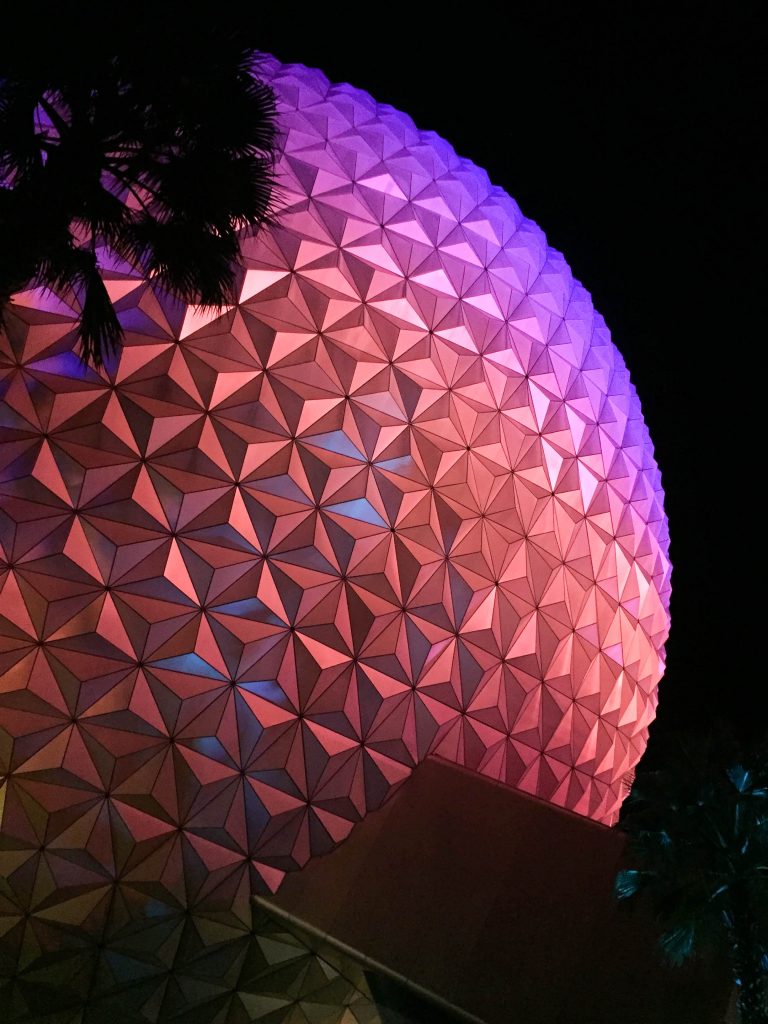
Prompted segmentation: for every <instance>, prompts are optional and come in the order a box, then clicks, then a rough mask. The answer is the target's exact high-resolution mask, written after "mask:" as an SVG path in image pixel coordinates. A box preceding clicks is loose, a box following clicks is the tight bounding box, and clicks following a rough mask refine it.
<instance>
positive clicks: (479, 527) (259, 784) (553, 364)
mask: <svg viewBox="0 0 768 1024" xmlns="http://www.w3.org/2000/svg"><path fill="white" fill-rule="evenodd" d="M265 73H266V77H268V78H269V79H271V81H272V83H273V85H274V87H275V89H276V92H277V95H278V99H279V109H280V111H281V124H282V127H283V129H284V131H285V145H284V152H283V155H282V157H281V160H280V163H279V172H280V183H281V188H282V203H283V205H284V209H283V210H282V213H281V214H280V216H279V221H278V225H277V226H276V227H274V228H272V229H269V230H264V231H262V232H261V233H260V234H259V235H258V236H257V237H256V238H255V239H249V240H247V241H245V242H244V255H245V264H246V268H247V269H246V271H245V273H244V276H243V279H242V288H241V298H240V302H239V304H238V305H237V307H236V308H233V309H231V310H228V311H226V312H225V313H224V314H223V315H218V316H213V315H209V314H205V313H202V312H201V311H199V310H196V309H193V308H183V307H180V306H179V305H178V304H177V303H174V302H172V301H171V300H169V299H168V298H167V297H166V296H164V295H162V294H157V293H155V292H153V290H152V288H151V287H150V285H148V284H147V283H146V282H145V281H142V280H139V279H136V278H135V277H133V276H131V274H130V273H128V272H126V268H125V267H123V268H117V269H115V270H114V271H108V272H106V273H105V277H106V279H107V282H108V287H109V290H110V293H111V295H112V297H113V299H114V301H115V303H116V306H117V309H118V310H119V311H120V317H121V321H122V323H123V326H124V329H125V331H126V338H125V345H124V349H123V352H122V355H121V357H120V359H119V361H117V362H116V363H115V365H114V366H112V367H109V368H108V369H107V370H105V371H104V372H101V373H97V372H94V371H92V370H82V369H81V368H80V367H79V364H78V359H77V356H76V355H75V354H74V352H73V346H74V345H75V340H74V332H73V331H72V323H73V319H74V317H75V315H76V299H75V297H74V296H71V295H70V296H62V297H59V298H58V299H53V298H51V297H50V296H43V295H41V294H39V293H36V292H35V293H28V294H25V295H22V296H18V297H17V303H16V305H15V306H14V307H13V311H12V312H11V314H10V315H9V317H8V323H7V334H6V335H4V336H3V338H2V402H1V403H0V409H1V410H2V420H1V421H0V431H1V433H0V438H1V440H2V444H1V445H0V557H1V558H2V559H3V562H2V570H3V571H2V584H1V585H2V594H1V595H0V658H1V660H0V670H1V671H2V677H1V679H2V684H1V685H0V761H1V762H2V764H0V769H1V770H2V771H3V772H5V773H6V774H7V775H8V781H7V785H6V787H5V811H4V815H5V816H4V820H3V828H4V830H6V831H8V830H10V831H11V832H15V834H17V835H19V836H22V837H33V838H34V837H36V839H37V841H38V842H45V843H49V842H53V841H56V842H58V843H59V845H62V844H63V845H64V846H66V845H67V844H69V847H71V848H73V849H74V848H77V849H80V850H81V851H90V853H89V856H91V859H93V858H95V859H96V860H97V861H99V863H104V860H103V858H104V857H107V859H109V857H108V856H107V853H106V852H105V851H106V850H107V848H108V847H109V849H110V850H112V853H110V854H109V856H111V857H113V858H114V857H117V854H116V853H114V850H116V849H118V847H119V848H120V849H123V848H125V847H126V844H127V848H129V849H130V851H131V853H130V857H132V858H133V860H134V861H136V862H137V863H138V862H139V861H140V860H141V857H142V856H143V855H144V854H146V856H147V857H149V856H150V855H152V851H154V850H156V848H157V847H158V844H161V843H162V842H164V841H166V840H168V839H169V837H173V840H174V842H176V843H182V844H183V845H184V848H185V849H187V850H188V852H189V855H190V856H195V857H198V858H201V859H202V860H203V862H204V863H205V864H210V866H211V867H214V866H217V865H222V864H227V863H230V862H232V861H233V860H237V859H242V858H244V857H246V858H249V859H250V860H251V862H252V863H253V864H254V866H255V867H256V869H257V871H258V872H259V873H260V874H261V876H262V878H264V879H265V880H266V881H267V882H268V883H269V884H272V885H274V884H275V883H276V881H277V879H278V878H279V876H280V874H281V872H282V871H285V870H289V869H291V868H294V867H296V866H300V865H302V864H304V863H305V862H306V861H307V859H308V858H309V857H310V856H312V855H314V854H317V853H322V852H324V851H327V850H329V849H330V848H332V847H333V845H334V844H335V843H337V842H339V841H340V840H341V839H342V838H344V837H345V836H346V835H347V834H348V832H349V830H350V829H351V827H352V825H353V823H354V822H355V821H357V820H359V819H360V818H361V817H362V816H363V815H365V814H366V812H367V811H369V810H371V809H372V808H375V807H377V806H379V805H380V804H381V803H382V801H383V800H384V799H385V798H386V797H387V796H388V794H389V793H390V792H391V790H392V788H393V787H394V786H396V785H397V784H398V783H399V782H400V781H401V780H403V779H404V778H405V777H406V776H407V775H408V774H409V772H410V771H411V769H412V768H413V766H414V765H416V764H417V763H418V762H419V761H421V760H422V759H423V758H424V757H425V756H427V754H429V753H436V754H438V755H440V756H442V757H446V758H449V759H451V760H453V761H456V762H458V763H460V764H462V765H465V766H466V767H468V768H470V769H473V770H476V771H479V772H482V773H483V774H486V775H488V776H491V777H492V778H494V779H499V780H502V781H504V782H507V783H510V784H512V785H514V786H516V787H518V788H520V789H523V790H526V791H528V792H530V793H533V794H536V795H537V796H540V797H542V798H544V799H545V800H549V801H551V802H553V803H555V804H559V805H562V806H564V807H567V808H570V809H571V810H573V811H576V812H578V813H580V814H584V815H588V816H590V817H592V818H595V819H597V820H599V821H611V820H613V819H614V818H615V814H616V811H617V808H618V806H619V804H620V802H621V799H622V797H623V795H624V789H623V780H624V778H625V776H626V773H627V772H628V771H629V770H630V769H631V768H632V767H633V765H634V764H635V763H636V762H637V760H638V758H639V757H640V755H641V753H642V751H643V749H644V746H645V742H646V738H647V726H648V724H649V722H650V721H651V720H652V718H653V715H654V709H655V706H656V686H657V683H658V681H659V678H660V676H661V673H662V670H663V645H664V641H665V639H666V636H667V630H668V621H669V619H668V613H667V607H668V596H669V562H668V558H667V543H668V542H667V529H666V520H665V517H664V513H663V509H662V492H661V487H660V479H659V473H658V470H657V467H656V464H655V462H654V459H653V449H652V446H651V443H650V440H649V437H648V433H647V430H646V428H645V426H644V423H643V420H642V417H641V412H640V406H639V403H638V399H637V397H636V395H635V391H634V389H633V387H632V385H631V384H630V382H629V377H628V373H627V370H626V368H625V366H624V363H623V361H622V359H621V356H620V355H619V353H618V352H617V350H616V348H615V347H614V346H613V344H612V343H611V340H610V337H609V333H608V331H607V329H606V327H605V325H604V322H603V321H602V319H601V318H600V317H599V316H598V315H597V314H596V313H595V312H594V310H593V308H592V304H591V302H590V298H589V295H588V294H587V293H586V292H585V291H584V289H583V288H582V287H581V286H580V285H579V284H578V283H577V282H575V281H574V280H573V278H572V276H571V274H570V272H569V270H568V267H567V266H566V264H565V262H564V261H563V259H562V257H561V256H560V255H559V254H558V253H556V252H554V251H552V250H551V249H548V248H547V245H546V241H545V239H544V236H543V234H542V233H541V231H540V230H539V229H538V228H537V227H536V226H535V225H534V224H532V223H531V222H530V221H526V220H525V219H524V218H523V217H522V216H521V214H520V212H519V210H518V208H517V206H516V205H515V203H514V202H513V201H512V200H511V199H510V198H509V197H508V196H507V195H506V194H505V193H504V192H502V191H501V190H500V189H497V188H493V187H491V185H490V184H489V182H488V179H487V176H486V175H485V173H484V172H483V171H481V170H479V169H478V168H477V167H475V166H474V165H472V164H471V163H469V162H468V161H466V160H461V159H459V158H458V157H456V155H455V154H454V152H453V150H452V149H451V148H450V146H448V145H447V144H446V143H445V142H444V141H442V140H441V139H439V138H438V137H436V136H435V135H433V134H431V133H424V132H419V131H417V130H416V129H415V128H414V126H413V124H412V122H411V121H410V120H409V119H408V118H407V117H405V116H404V115H403V114H401V113H398V112H397V111H394V110H392V109H391V108H389V107H383V106H378V105H377V104H376V103H374V102H373V100H371V98H370V97H369V96H367V95H365V94H363V93H361V92H359V91H357V90H355V89H352V88H350V87H349V86H346V85H341V86H330V85H329V84H328V82H327V80H326V79H325V78H324V77H323V76H322V75H321V74H320V73H319V72H317V71H311V70H307V69H306V68H303V67H283V66H281V65H279V64H277V63H276V62H270V63H268V64H267V65H266V68H265ZM105 808H107V810H105ZM105 815H106V817H105ZM43 816H44V817H45V821H46V823H47V824H46V825H45V826H44V827H43V825H41V824H40V823H41V821H42V820H43ZM98 822H102V824H103V823H104V822H106V823H107V824H103V827H104V828H106V829H107V832H108V833H109V834H110V835H111V836H112V839H111V840H110V842H111V846H110V845H109V843H107V842H106V840H105V839H104V837H103V835H102V831H100V830H99V827H97V824H98ZM41 830H42V831H43V833H44V835H42V836H41V835H40V833H41ZM179 834H180V837H179ZM116 836H119V842H118V839H117V838H115V837H116ZM57 837H58V838H57ZM94 837H95V838H94ZM30 841H31V840H30ZM89 844H90V845H89ZM93 844H96V846H97V847H98V850H97V849H95V848H94V849H91V846H93ZM120 844H122V846H121V845H120ZM142 851H144V852H143V853H142ZM85 855H86V854H85V853H82V856H85ZM126 856H128V855H127V854H126ZM100 858H101V859H100ZM75 862H76V858H73V857H70V858H69V861H68V862H67V863H68V864H69V868H68V870H70V872H71V871H72V870H74V868H73V864H74V863H75ZM78 863H85V862H82V861H80V862H78ZM89 863H90V861H89ZM110 863H111V862H110Z"/></svg>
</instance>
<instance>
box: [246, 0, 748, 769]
mask: <svg viewBox="0 0 768 1024" xmlns="http://www.w3.org/2000/svg"><path fill="white" fill-rule="evenodd" d="M529 6H530V7H531V8H533V10H527V11H526V10H525V9H524V8H523V7H522V6H517V5H511V6H510V7H509V8H507V9H506V10H505V11H504V13H500V12H498V11H494V12H493V13H487V14H485V15H484V14H483V13H482V12H483V9H484V8H483V5H482V4H480V5H477V4H466V3H465V4H461V5H455V4H443V5H442V8H441V14H440V16H439V18H435V19H434V20H432V21H427V20H426V19H424V20H419V19H418V18H417V19H416V20H410V21H408V22H402V21H395V20H394V17H393V19H392V20H389V19H388V17H387V11H388V5H377V6H376V7H375V8H374V7H373V6H369V7H368V8H367V10H368V11H369V12H372V16H373V17H375V18H376V19H377V20H378V29H377V30H376V31H375V32H374V33H371V31H370V30H369V29H366V28H365V27H364V26H362V25H358V23H357V21H356V19H355V18H354V17H352V16H345V12H346V11H347V10H353V9H354V8H333V12H331V10H330V9H328V8H323V9H322V10H321V9H316V11H315V13H314V14H309V15H306V16H305V13H304V10H302V16H301V18H297V17H296V16H295V12H294V14H293V15H292V16H291V15H284V16H281V14H280V13H279V12H273V13H272V14H269V15H267V16H266V17H265V16H264V12H263V10H262V11H260V13H259V17H258V23H255V24H254V39H255V41H256V42H257V45H259V47H260V48H261V49H264V50H267V51H270V52H272V53H274V54H275V56H277V57H279V58H280V59H281V60H283V61H287V62H293V61H296V62H300V63H305V64H310V65H315V66H319V67H322V68H323V70H324V71H325V72H326V74H327V75H328V77H329V78H330V79H331V80H333V81H349V82H351V83H352V84H354V85H356V86H359V87H360V88H363V89H366V90H367V91H369V92H370V93H371V94H372V95H373V96H374V97H375V98H376V99H377V100H379V101H380V102H384V103H391V104H392V105H393V106H395V107H397V108H399V109H401V110H405V111H406V112H408V113H409V114H410V115H411V116H412V117H413V119H414V120H415V122H416V124H417V125H418V126H419V127H420V128H424V129H432V130H435V131H437V132H438V133H439V134H441V135H443V136H444V137H445V138H447V139H448V140H449V141H450V142H451V143H452V144H453V145H454V147H455V149H456V150H457V152H458V153H459V154H460V155H462V156H466V157H469V158H471V159H472V160H474V161H475V163H477V164H479V165H480V166H482V167H485V168H486V169H487V171H488V173H489V175H490V177H491V180H492V181H493V182H494V183H495V184H499V185H501V186H503V187H504V188H506V189H507V191H508V192H510V194H512V195H513V196H514V197H515V199H516V200H517V201H518V203H519V205H520V207H521V209H522V210H523V213H524V214H525V215H526V216H528V217H530V218H532V219H534V220H535V221H537V222H538V223H539V225H540V226H541V227H542V228H543V229H544V230H545V232H546V233H547V237H548V240H549V242H550V244H551V245H553V246H554V247H555V248H558V249H560V250H561V251H562V252H563V253H564V254H565V256H566V258H567V260H568V262H569V263H570V266H571V268H572V269H573V272H574V274H575V276H576V277H577V278H579V279H580V280H581V281H582V282H583V283H584V284H585V286H586V287H587V288H588V290H589V291H590V292H591V293H592V296H593V299H594V302H595V306H596V307H597V309H599V310H600V312H601V313H602V314H603V315H604V316H605V318H606V320H607V322H608V325H609V327H610V328H611V331H612V333H613V337H614V340H615V342H616V344H617V345H618V346H619V348H620V349H621V351H622V353H623V355H624V357H625V359H626V361H627V365H628V367H629V370H630V373H631V375H632V379H633V381H634V383H635V385H636V387H637V389H638V392H639V394H640V398H641V401H642V405H643V411H644V414H645V418H646V422H647V423H648V424H649V427H650V430H651V435H652V438H653V440H654V443H655V446H656V455H657V459H658V462H659V465H660V466H661V470H662V475H663V484H664V490H665V492H666V508H667V513H668V516H669V519H670V530H671V536H672V551H671V557H672V562H673V566H674V569H673V576H672V587H673V598H672V632H671V636H670V641H669V644H668V648H667V650H668V668H667V674H666V677H665V679H664V681H663V682H662V685H661V691H660V694H661V697H660V707H659V715H658V718H657V722H656V724H655V725H654V726H653V728H652V732H651V735H652V745H651V750H652V751H653V749H654V747H655V745H657V744H658V743H659V742H660V741H662V740H663V739H665V738H668V737H669V736H671V735H672V734H673V733H675V732H677V731H678V730H680V728H681V727H686V726H689V725H693V726H695V727H697V728H700V727H705V726H706V725H707V724H708V722H709V721H711V720H714V721H728V722H732V723H734V724H735V726H736V727H737V728H738V729H739V730H746V731H748V732H751V733H752V734H755V733H759V732H764V731H765V728H766V722H768V713H767V712H768V699H767V698H768V686H766V675H765V670H764V665H763V662H762V650H763V648H762V640H763V635H764V634H765V633H766V632H768V624H766V622H765V613H764V611H763V605H764V603H765V602H764V598H762V597H761V591H762V586H763V584H762V579H763V577H762V571H761V570H760V566H761V565H764V564H765V558H764V549H763V542H762V539H763V523H764V520H765V518H766V514H765V502H764V499H759V497H758V492H759V490H760V488H761V487H762V486H763V477H764V476H765V471H764V468H763V460H762V454H761V453H759V452H758V444H759V438H760V434H761V428H760V419H761V412H762V407H764V406H765V405H766V398H765V397H764V396H763V397H761V396H760V395H759V394H758V387H759V386H760V379H761V378H760V371H759V370H758V367H757V365H756V360H757V358H758V353H759V348H760V347H761V345H762V344H764V341H763V339H764V338H765V318H764V314H763V305H764V302H763V299H762V298H761V293H762V292H764V287H765V285H764V279H765V273H766V272H765V268H764V265H763V264H764V258H761V257H762V252H761V241H762V239H761V238H760V235H759V233H758V231H757V226H756V220H757V212H758V210H759V209H760V208H761V207H763V206H764V200H763V194H762V189H763V184H762V182H759V181H758V170H757V159H756V150H757V146H758V112H757V98H756V97H757V93H758V61H757V54H756V48H757V45H758V42H757V41H758V40H759V38H760V33H759V32H758V25H757V17H756V14H757V9H758V8H757V5H754V7H753V8H752V10H753V12H754V17H753V16H752V15H751V14H750V10H749V7H748V6H745V5H743V4H742V5H739V4H735V5H717V7H715V5H707V4H706V3H704V4H697V5H693V4H691V5H674V6H675V7H676V10H675V11H674V12H673V13H671V14H670V12H669V11H668V10H667V9H666V6H665V5H661V4H658V5H654V4H644V5H642V6H641V5H619V6H622V7H629V8H631V14H630V16H629V17H627V15H626V13H622V14H616V13H613V14H611V15H608V16H606V14H605V12H601V13H598V11H597V7H596V6H594V7H592V8H591V10H588V11H587V13H585V12H584V10H576V9H575V7H576V6H577V5H571V6H572V9H571V10H570V13H564V12H563V10H562V9H561V7H560V5H554V4H547V3H538V2H537V3H532V4H531V5H529ZM563 6H565V5H563ZM579 6H580V5H579ZM686 8H687V10H686ZM391 9H392V11H393V15H394V12H396V11H398V10H402V9H403V8H401V6H400V5H392V7H391ZM358 10H360V8H358ZM734 15H736V18H737V20H734ZM752 590H754V593H752V592H750V591H752Z"/></svg>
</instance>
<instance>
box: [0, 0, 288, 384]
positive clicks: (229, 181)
mask: <svg viewBox="0 0 768 1024" xmlns="http://www.w3.org/2000/svg"><path fill="white" fill-rule="evenodd" d="M77 6H78V9H77V10H74V11H73V9H72V7H71V6H70V5H62V7H63V8H64V11H63V13H62V12H60V13H59V14H58V15H55V14H51V12H50V9H49V11H48V13H47V14H46V19H45V20H44V21H43V20H41V24H40V25H37V26H35V25H34V24H33V20H34V14H32V15H30V16H29V17H28V18H27V19H26V20H28V21H29V22H30V24H29V26H27V29H26V31H19V32H17V33H16V34H15V35H13V36H12V37H11V36H10V34H8V36H6V39H5V40H4V42H3V43H2V44H1V48H0V184H1V185H2V187H0V315H2V310H3V308H4V307H6V306H7V304H8V303H9V302H10V301H11V296H12V295H13V293H14V292H18V291H21V290H23V289H26V288H29V287H40V286H42V287H44V288H48V289H51V290H53V291H55V292H57V293H62V292H65V291H66V290H68V289H74V290H75V292H76V294H77V297H78V300H79V303H80V310H81V315H80V321H79V334H80V339H81V345H82V348H81V354H82V358H83V359H84V360H88V361H92V362H93V363H94V364H96V365H99V364H101V362H102V360H103V359H104V357H105V355H106V354H107V353H109V352H110V351H112V350H113V349H114V348H115V346H116V345H117V344H118V343H119V341H120V339H121V336H122V332H121V328H120V323H119V321H118V318H117V316H116V314H115V311H114V309H113V307H112V304H111V302H110V300H109V297H108V295H107V291H106V288H105V287H104V284H103V282H102V279H101V276H100V273H99V264H100V258H101V255H102V254H104V253H105V252H111V253H112V254H114V255H116V256H117V257H119V258H120V259H121V260H123V261H125V262H126V263H127V264H129V265H130V266H131V267H132V268H133V269H134V270H138V271H139V272H140V273H142V274H144V275H146V276H148V277H151V278H152V279H153V281H154V283H155V284H156V285H157V286H159V287H161V288H163V289H165V290H167V291H168V292H170V293H171V294H172V295H174V296H176V297H178V298H179V299H181V300H183V301H185V302H195V303H199V304H201V305H203V306H207V307H220V306H222V305H223V304H225V303H227V302H231V301H233V299H234V290H235V283H236V278H237V274H236V271H237V260H238V254H239V244H238V234H239V232H240V231H241V229H244V228H252V229H255V228H258V226H260V225H261V224H263V223H264V222H265V221H268V220H269V219H270V217H271V214H272V211H273V206H272V203H273V196H274V178H273V155H274V147H275V143H276V137H277V133H276V117H275V105H274V96H273V93H272V91H271V89H270V88H269V87H268V86H266V85H265V84H263V83H262V82H260V81H259V80H258V77H257V75H258V59H257V55H256V53H255V51H254V49H253V47H252V46H251V45H250V43H249V40H248V39H247V38H246V36H245V35H244V34H243V33H242V32H239V31H235V30H232V29H229V28H220V27H217V26H216V25H215V24H213V25H211V24H206V25H205V26H204V27H203V26H201V25H200V24H198V23H196V22H195V20H194V15H193V14H191V13H189V12H188V13H187V15H186V17H177V14H178V12H177V11H176V10H175V9H174V8H173V7H170V8H165V7H164V6H163V5H157V6H158V10H157V11H155V12H153V14H152V21H151V24H149V23H148V22H147V21H146V20H145V21H141V20H139V21H134V22H132V21H131V17H130V12H127V11H126V10H125V9H119V10H117V11H112V12H111V13H110V12H109V11H108V10H107V11H104V10H103V8H102V10H101V11H99V12H96V10H95V8H92V7H91V5H87V4H86V5H84V6H83V7H80V5H77ZM145 19H146V15H145ZM22 20H24V19H23V18H22ZM254 72H255V73H254Z"/></svg>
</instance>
